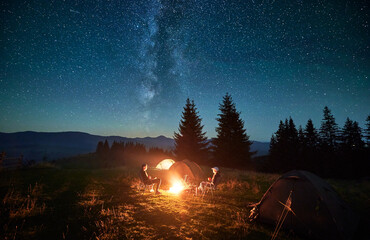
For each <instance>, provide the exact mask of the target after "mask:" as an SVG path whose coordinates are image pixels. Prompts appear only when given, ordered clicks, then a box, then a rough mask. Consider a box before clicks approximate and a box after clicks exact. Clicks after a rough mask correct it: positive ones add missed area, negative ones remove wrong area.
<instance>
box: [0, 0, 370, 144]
mask: <svg viewBox="0 0 370 240" xmlns="http://www.w3.org/2000/svg"><path fill="white" fill-rule="evenodd" d="M0 6H1V36H0V46H1V48H0V49H1V53H0V54H1V57H0V112H1V114H0V131H1V132H17V131H25V130H33V131H48V132H49V131H83V132H88V133H92V134H99V135H120V136H126V137H145V136H158V135H165V136H167V137H172V136H173V132H174V131H177V128H178V124H179V121H180V118H181V111H182V109H183V106H184V105H185V101H186V98H187V97H189V98H191V99H194V101H195V104H196V106H197V108H198V111H199V115H200V117H201V118H202V119H203V122H202V123H203V124H204V130H205V131H206V132H207V136H208V137H215V136H216V132H215V127H216V126H217V121H216V117H217V114H218V113H219V110H218V107H219V104H220V103H221V101H222V97H223V96H224V95H225V94H226V92H228V93H230V94H231V96H232V97H233V99H234V102H235V104H236V108H237V110H238V111H240V112H241V117H242V119H243V120H244V121H245V127H246V129H247V134H248V135H250V139H252V140H258V141H269V140H270V137H271V135H272V133H273V132H275V131H276V130H277V128H278V124H279V121H280V120H282V119H285V118H288V117H289V116H291V117H292V118H293V120H294V121H295V123H296V124H297V125H303V126H304V125H305V124H306V122H307V120H308V119H309V118H311V119H312V120H313V122H314V125H315V127H317V128H319V126H320V123H321V119H322V111H323V108H324V106H328V107H329V108H330V109H331V110H332V113H333V114H334V117H335V118H336V121H337V123H338V124H339V126H343V123H344V121H345V119H346V117H349V118H351V119H352V120H356V121H358V122H359V123H360V126H362V127H363V126H364V124H365V120H366V117H367V115H368V114H370V79H369V74H370V61H369V57H370V54H369V50H370V49H369V47H370V37H369V4H368V3H367V2H366V1H365V0H364V1H353V0H331V1H330V0H327V1H325V0H311V1H308V0H239V1H235V0H171V1H169V0H163V1H161V0H135V1H133V0H110V1H108V0H95V1H92V0H90V1H82V0H76V1H62V0H37V1H36V0H34V1H31V0H29V1H18V0H5V1H1V3H0Z"/></svg>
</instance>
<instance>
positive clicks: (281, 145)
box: [270, 117, 301, 171]
mask: <svg viewBox="0 0 370 240" xmlns="http://www.w3.org/2000/svg"><path fill="white" fill-rule="evenodd" d="M273 139H274V140H273ZM271 140H273V141H271V142H270V165H271V166H270V167H271V168H272V169H273V170H274V171H288V170H291V169H294V168H296V167H297V166H298V165H300V164H301V163H299V162H297V157H298V154H299V137H298V131H297V128H296V127H295V124H294V121H293V119H292V118H291V117H290V118H289V120H288V119H285V121H284V122H283V121H280V124H279V129H278V130H277V131H276V132H275V134H274V135H273V136H272V138H271Z"/></svg>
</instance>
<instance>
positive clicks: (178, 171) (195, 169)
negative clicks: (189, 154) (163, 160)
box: [169, 159, 204, 182]
mask: <svg viewBox="0 0 370 240" xmlns="http://www.w3.org/2000/svg"><path fill="white" fill-rule="evenodd" d="M169 172H170V174H172V175H174V176H175V177H177V178H179V179H184V176H185V175H187V178H188V180H190V181H192V182H197V181H200V180H202V179H203V178H204V173H203V170H202V169H201V168H200V167H199V165H198V164H196V163H195V162H192V161H189V160H187V159H185V160H183V161H179V162H175V163H174V164H172V166H171V167H170V169H169Z"/></svg>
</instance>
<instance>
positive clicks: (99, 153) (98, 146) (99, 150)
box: [95, 141, 104, 155]
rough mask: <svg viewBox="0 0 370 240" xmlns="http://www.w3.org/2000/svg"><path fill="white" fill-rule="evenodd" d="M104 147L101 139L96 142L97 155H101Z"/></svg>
mask: <svg viewBox="0 0 370 240" xmlns="http://www.w3.org/2000/svg"><path fill="white" fill-rule="evenodd" d="M103 149H104V143H103V142H102V141H99V142H98V145H97V146H96V151H95V152H96V153H97V154H98V155H102V154H103V151H104V150H103Z"/></svg>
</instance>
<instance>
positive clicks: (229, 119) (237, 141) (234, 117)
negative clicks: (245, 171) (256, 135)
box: [213, 93, 254, 168]
mask: <svg viewBox="0 0 370 240" xmlns="http://www.w3.org/2000/svg"><path fill="white" fill-rule="evenodd" d="M219 110H220V111H221V113H220V114H218V118H216V120H217V121H218V127H216V132H217V137H216V138H215V139H214V140H213V145H214V160H215V162H216V164H218V165H220V166H225V167H238V168H250V167H251V157H252V155H253V154H254V153H253V152H251V151H250V146H251V144H252V143H251V142H250V141H249V136H248V135H247V133H246V129H245V128H244V121H243V120H242V119H241V118H240V112H237V111H236V107H235V104H234V103H233V100H232V98H231V96H230V95H229V94H228V93H227V94H226V95H225V96H224V97H223V101H222V104H220V107H219Z"/></svg>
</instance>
